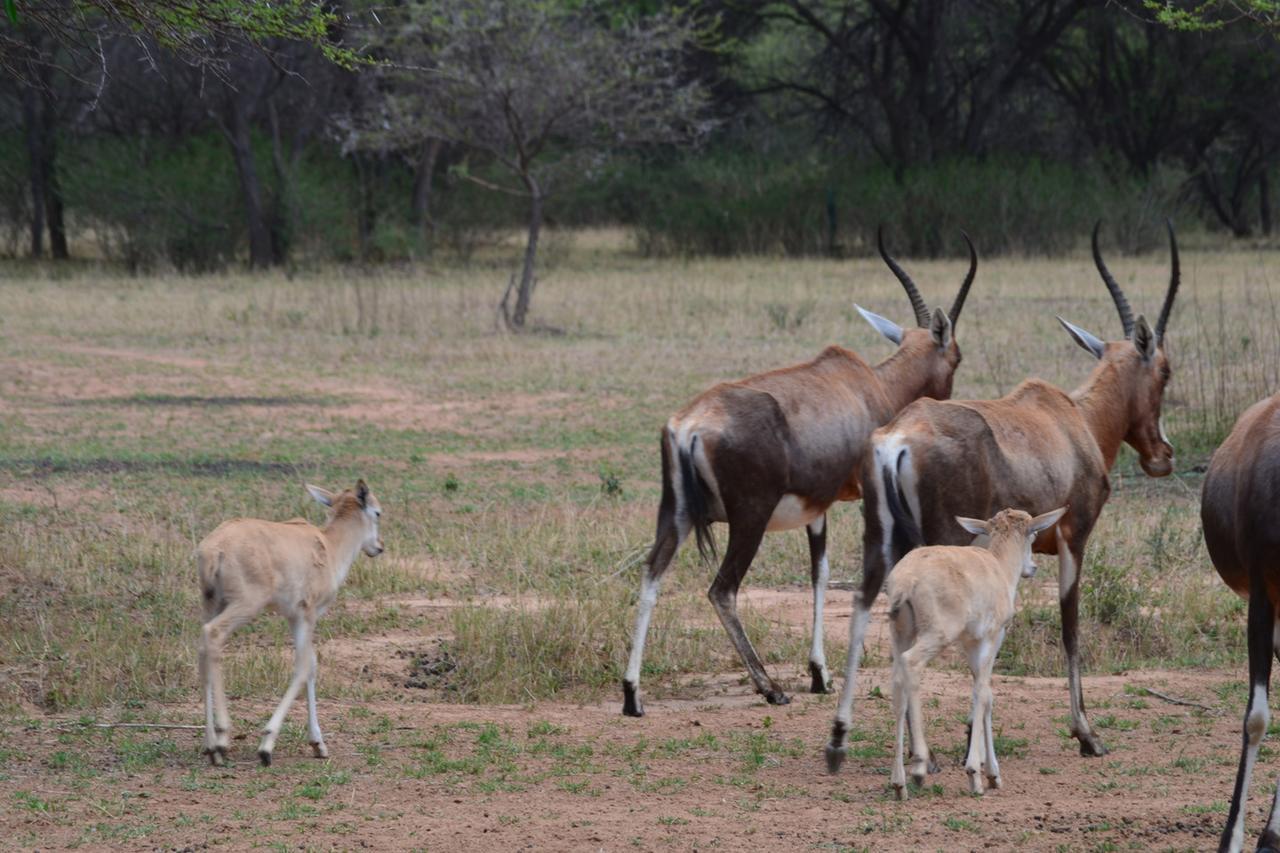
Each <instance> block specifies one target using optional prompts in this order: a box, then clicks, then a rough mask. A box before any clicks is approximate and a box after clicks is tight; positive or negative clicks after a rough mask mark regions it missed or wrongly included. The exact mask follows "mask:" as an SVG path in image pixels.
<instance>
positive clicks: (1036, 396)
mask: <svg viewBox="0 0 1280 853" xmlns="http://www.w3.org/2000/svg"><path fill="white" fill-rule="evenodd" d="M1168 228H1169V251H1170V254H1171V256H1172V273H1171V275H1170V279H1169V288H1168V290H1167V292H1166V293H1165V299H1164V306H1163V308H1161V310H1160V319H1159V320H1158V321H1157V322H1156V326H1155V329H1154V330H1153V329H1152V328H1151V327H1150V326H1149V325H1148V324H1147V321H1146V319H1145V318H1144V317H1141V316H1139V317H1138V318H1137V320H1136V321H1135V320H1134V319H1133V314H1132V312H1131V311H1130V309H1129V302H1128V300H1127V299H1126V298H1125V295H1124V292H1123V291H1122V290H1121V289H1120V286H1119V285H1118V284H1117V283H1116V281H1115V279H1114V278H1112V276H1111V273H1110V272H1108V271H1107V267H1106V265H1105V264H1104V263H1103V261H1102V255H1101V253H1100V252H1099V251H1098V229H1097V228H1096V227H1095V228H1094V231H1093V256H1094V261H1095V263H1096V264H1097V267H1098V272H1099V273H1100V274H1101V275H1102V280H1103V282H1104V283H1105V284H1106V286H1107V289H1108V290H1109V291H1110V292H1111V296H1112V299H1113V300H1114V301H1115V304H1116V309H1117V311H1118V312H1119V314H1120V322H1121V324H1122V326H1123V327H1124V340H1122V341H1114V342H1111V343H1103V342H1102V341H1101V340H1099V339H1098V338H1096V337H1094V336H1093V335H1091V334H1090V333H1088V332H1086V331H1085V330H1083V329H1081V328H1078V327H1076V326H1073V325H1071V324H1070V323H1068V322H1066V321H1065V320H1062V318H1058V319H1059V322H1061V323H1062V325H1063V327H1064V328H1066V330H1067V332H1068V333H1070V335H1071V337H1072V338H1073V339H1074V340H1075V341H1076V343H1078V344H1079V345H1080V346H1081V347H1083V348H1084V349H1086V350H1088V351H1089V353H1091V354H1092V355H1093V356H1094V357H1095V358H1097V359H1098V364H1097V366H1096V367H1095V368H1094V370H1093V372H1092V373H1091V374H1090V375H1089V378H1088V379H1087V380H1085V383H1084V384H1083V385H1081V386H1080V387H1079V388H1077V389H1076V390H1075V391H1073V392H1071V393H1070V394H1067V393H1065V392H1063V391H1061V390H1059V389H1058V388H1055V387H1054V386H1052V385H1050V384H1049V383H1047V382H1044V381H1042V380H1039V379H1028V380H1026V381H1025V382H1023V383H1022V384H1020V385H1018V387H1016V388H1014V389H1013V391H1012V392H1010V393H1009V394H1008V395H1007V396H1005V397H1003V398H1001V399H999V400H951V401H938V400H918V401H916V402H915V403H913V404H912V405H910V406H908V407H907V408H906V409H904V410H903V411H902V412H901V413H900V414H899V415H898V417H897V418H895V419H894V420H893V421H892V422H890V423H888V424H886V425H885V426H883V427H881V428H880V429H878V430H877V431H876V432H875V434H874V435H873V436H872V438H871V444H870V450H869V452H868V453H867V454H866V456H865V459H864V463H863V468H862V490H863V500H864V504H863V507H864V515H865V518H866V530H865V533H864V535H863V540H862V561H863V562H862V583H861V586H860V588H859V589H858V590H857V591H856V592H855V593H854V598H853V618H852V619H851V620H850V625H849V657H848V660H847V662H846V666H845V681H844V686H843V689H842V691H841V693H840V700H839V702H838V703H837V710H836V718H835V722H834V723H833V725H832V731H831V741H830V743H829V744H828V745H827V750H826V754H827V767H828V769H829V770H830V771H831V772H833V773H834V772H836V771H837V770H838V769H839V767H840V764H841V762H842V761H843V760H844V754H845V750H844V740H845V734H846V733H847V731H848V728H849V724H850V721H851V718H852V714H853V697H854V691H855V689H856V683H857V672H858V664H859V661H860V660H861V656H862V642H863V638H864V637H865V636H866V630H867V623H868V621H869V619H870V615H871V604H872V602H873V601H875V598H876V595H877V594H878V593H879V592H880V587H881V586H882V585H883V584H884V579H885V575H886V573H887V572H888V571H889V569H890V567H892V566H893V565H894V563H896V562H897V561H898V560H899V559H900V558H901V556H902V555H903V554H904V553H905V552H906V551H907V550H909V549H910V548H912V547H913V545H914V543H912V542H910V541H908V540H907V538H906V537H905V535H904V533H903V531H902V529H901V527H900V526H899V525H896V524H895V523H894V521H893V518H892V516H891V514H890V512H889V507H888V505H887V504H886V502H885V493H886V490H888V489H893V490H898V491H899V492H901V497H902V500H903V503H904V506H905V507H906V508H907V511H908V512H909V513H910V514H911V517H912V518H913V519H915V523H916V525H917V526H918V528H919V530H920V531H921V535H922V537H923V540H922V541H924V542H925V543H927V544H930V545H963V544H968V543H969V542H970V541H971V540H972V538H973V537H972V536H971V535H970V534H969V533H968V531H966V530H965V529H964V528H962V527H961V526H960V525H958V524H956V521H955V517H956V516H958V515H963V516H967V517H970V518H989V517H990V516H991V515H993V514H994V513H995V512H996V511H997V510H999V509H1001V508H1002V507H1009V506H1016V507H1021V508H1023V509H1025V510H1026V511H1027V512H1032V513H1042V512H1047V511H1048V510H1050V509H1052V508H1053V507H1059V506H1067V507H1069V509H1068V511H1067V514H1066V515H1065V516H1064V517H1063V518H1062V520H1061V521H1060V522H1058V524H1057V525H1056V526H1055V527H1054V528H1053V530H1046V531H1045V532H1043V533H1042V534H1041V535H1040V536H1039V538H1037V540H1036V542H1035V546H1034V548H1035V551H1036V552H1037V553H1041V554H1057V555H1058V566H1059V570H1058V595H1059V606H1060V609H1061V612H1062V645H1063V648H1064V650H1065V652H1066V659H1067V682H1068V690H1069V693H1070V699H1071V733H1072V735H1074V736H1075V737H1076V738H1078V739H1079V741H1080V753H1081V754H1082V755H1104V754H1105V753H1106V747H1105V746H1103V743H1102V741H1101V740H1100V739H1099V738H1098V737H1097V736H1096V735H1095V734H1094V733H1093V730H1092V729H1091V728H1090V727H1089V721H1088V719H1087V718H1086V716H1085V710H1084V694H1083V691H1082V690H1081V686H1080V658H1079V646H1078V639H1077V609H1078V606H1079V595H1080V567H1081V566H1083V565H1084V549H1085V543H1086V542H1088V539H1089V534H1090V532H1091V531H1092V530H1093V526H1094V523H1095V522H1096V521H1097V519H1098V515H1099V514H1100V513H1101V512H1102V507H1103V505H1104V504H1105V503H1106V501H1107V497H1108V495H1109V494H1110V491H1111V486H1110V483H1109V482H1108V479H1107V475H1108V472H1109V471H1110V470H1111V466H1112V465H1113V464H1114V462H1115V459H1116V454H1118V453H1119V452H1120V445H1121V444H1122V443H1127V444H1129V446H1131V447H1132V448H1133V449H1134V450H1136V451H1137V452H1138V456H1139V461H1140V463H1141V465H1142V468H1143V470H1144V471H1146V472H1147V474H1149V475H1150V476H1153V477H1163V476H1165V475H1167V474H1169V473H1170V472H1171V471H1172V470H1173V447H1172V446H1171V445H1170V444H1169V442H1168V440H1167V439H1166V438H1165V435H1164V429H1163V428H1162V426H1161V422H1160V407H1161V404H1162V401H1163V398H1164V388H1165V385H1166V384H1167V383H1168V381H1169V375H1170V370H1169V360H1168V358H1167V357H1166V356H1165V352H1164V347H1163V341H1164V334H1165V327H1166V326H1167V325H1168V322H1169V314H1170V312H1171V311H1172V309H1173V302H1174V297H1175V296H1176V294H1177V291H1178V280H1179V271H1178V245H1177V241H1176V239H1175V238H1174V234H1173V226H1172V224H1170V225H1169V226H1168ZM886 475H887V478H888V479H887V485H886Z"/></svg>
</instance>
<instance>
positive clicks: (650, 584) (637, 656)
mask: <svg viewBox="0 0 1280 853" xmlns="http://www.w3.org/2000/svg"><path fill="white" fill-rule="evenodd" d="M661 585H662V582H661V581H660V580H656V579H654V578H650V577H649V574H648V569H646V570H645V576H644V578H643V579H642V580H641V581H640V601H639V603H638V604H637V606H636V625H635V629H634V630H633V631H632V632H631V658H630V660H629V661H628V662H627V673H626V675H625V676H624V677H625V678H626V680H627V682H628V683H630V684H631V685H632V686H634V687H639V686H640V665H641V663H642V662H643V660H644V641H645V637H646V636H647V635H648V633H649V619H650V618H651V617H652V616H653V606H654V605H655V604H657V603H658V589H659V587H660V586H661Z"/></svg>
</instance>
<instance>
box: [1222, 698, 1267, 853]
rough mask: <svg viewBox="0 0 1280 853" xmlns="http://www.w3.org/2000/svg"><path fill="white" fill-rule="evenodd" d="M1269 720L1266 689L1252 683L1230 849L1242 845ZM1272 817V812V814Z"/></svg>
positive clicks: (1239, 847)
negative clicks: (1251, 784) (1252, 784)
mask: <svg viewBox="0 0 1280 853" xmlns="http://www.w3.org/2000/svg"><path fill="white" fill-rule="evenodd" d="M1270 722H1271V712H1270V710H1269V709H1268V708H1267V689H1266V687H1265V686H1263V685H1261V684H1257V685H1254V688H1253V695H1252V696H1251V697H1250V700H1249V713H1248V716H1247V717H1245V720H1244V732H1245V735H1246V736H1247V737H1248V738H1249V745H1248V751H1247V752H1246V754H1245V762H1244V774H1243V775H1244V784H1243V785H1241V786H1240V809H1239V811H1238V812H1237V813H1236V825H1235V826H1233V827H1232V828H1231V849H1232V850H1239V849H1241V847H1242V846H1243V845H1244V813H1245V812H1246V811H1248V809H1247V808H1246V806H1247V804H1248V802H1249V781H1250V780H1251V779H1252V777H1253V766H1254V764H1256V763H1257V761H1258V750H1259V749H1260V748H1261V746H1262V736H1263V735H1265V734H1266V733H1267V725H1268V724H1269V723H1270ZM1272 817H1273V818H1274V817H1275V816H1274V814H1273V815H1272Z"/></svg>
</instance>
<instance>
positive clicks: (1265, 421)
mask: <svg viewBox="0 0 1280 853" xmlns="http://www.w3.org/2000/svg"><path fill="white" fill-rule="evenodd" d="M1200 520H1201V521H1202V522H1203V524H1204V541H1205V544H1206V545H1208V546H1209V557H1210V559H1212V560H1213V565H1214V567H1215V568H1216V569H1217V570H1218V574H1219V575H1221V576H1222V579H1223V580H1224V581H1226V584H1227V586H1229V587H1231V589H1232V590H1234V591H1235V592H1236V594H1237V595H1239V596H1241V597H1242V598H1244V599H1246V600H1248V602H1249V627H1248V643H1249V704H1248V706H1247V708H1246V709H1245V715H1244V738H1243V739H1244V743H1243V745H1242V747H1241V750H1240V768H1239V770H1238V771H1237V772H1236V785H1235V790H1234V791H1233V792H1232V794H1231V810H1230V811H1229V812H1228V813H1227V825H1226V828H1225V829H1224V830H1223V832H1222V840H1221V842H1220V843H1219V847H1218V849H1219V850H1232V851H1235V850H1239V849H1240V848H1241V845H1242V844H1243V843H1244V811H1245V806H1246V805H1247V804H1248V802H1249V778H1250V776H1252V775H1253V767H1254V764H1255V763H1257V760H1258V750H1259V748H1260V747H1261V745H1262V736H1263V735H1264V734H1266V732H1267V726H1268V724H1269V723H1270V721H1271V714H1270V712H1269V711H1268V709H1267V700H1268V697H1269V694H1270V690H1271V656H1272V655H1273V654H1280V394H1276V395H1275V396H1273V397H1270V398H1268V399H1266V400H1263V401H1262V402H1260V403H1255V404H1254V405H1253V406H1251V407H1249V409H1248V410H1247V411H1246V412H1245V413H1244V414H1243V415H1241V416H1240V419H1239V420H1238V421H1236V425H1235V427H1233V428H1232V430H1231V434H1230V435H1229V436H1227V440H1226V441H1224V442H1223V443H1222V446H1221V447H1219V448H1218V449H1217V451H1215V452H1214V454H1213V458H1212V459H1211V460H1210V461H1209V470H1208V472H1207V473H1206V474H1205V478H1204V491H1203V493H1202V494H1201V498H1200ZM1276 796H1277V799H1276V800H1275V801H1273V802H1272V804H1271V814H1270V816H1269V817H1268V819H1267V827H1266V829H1265V830H1263V833H1262V838H1261V839H1260V840H1259V841H1258V849H1259V850H1271V849H1276V850H1280V790H1277V793H1276Z"/></svg>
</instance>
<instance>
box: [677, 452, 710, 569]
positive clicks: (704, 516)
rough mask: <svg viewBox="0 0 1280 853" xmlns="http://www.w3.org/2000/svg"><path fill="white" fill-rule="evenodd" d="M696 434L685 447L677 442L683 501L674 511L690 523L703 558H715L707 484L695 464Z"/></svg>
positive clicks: (680, 491) (699, 552)
mask: <svg viewBox="0 0 1280 853" xmlns="http://www.w3.org/2000/svg"><path fill="white" fill-rule="evenodd" d="M698 442H699V438H698V435H697V434H696V433H695V434H694V436H693V438H692V439H691V440H690V441H689V446H688V447H683V446H679V445H677V448H676V452H677V453H678V455H679V464H680V489H679V493H680V495H681V497H682V498H683V500H681V501H679V502H678V507H677V510H676V511H677V512H679V513H683V514H684V517H685V518H686V519H687V520H688V521H689V523H690V524H691V525H692V526H693V533H694V537H695V539H696V541H697V543H698V554H699V555H700V556H701V557H702V559H703V560H714V559H715V557H716V540H715V536H714V535H713V534H712V532H711V512H710V509H709V507H708V504H707V485H706V482H705V481H704V480H703V479H702V475H701V474H700V473H699V472H698V468H697V466H696V465H694V461H693V458H694V455H695V454H697V452H698Z"/></svg>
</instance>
